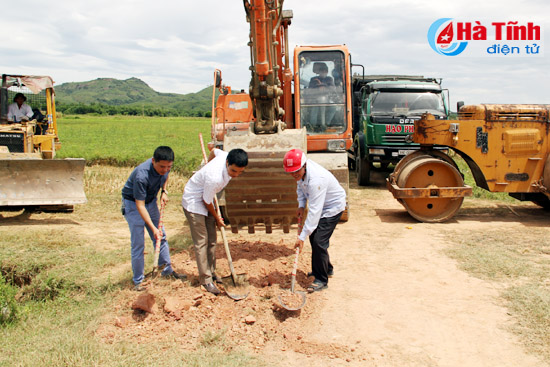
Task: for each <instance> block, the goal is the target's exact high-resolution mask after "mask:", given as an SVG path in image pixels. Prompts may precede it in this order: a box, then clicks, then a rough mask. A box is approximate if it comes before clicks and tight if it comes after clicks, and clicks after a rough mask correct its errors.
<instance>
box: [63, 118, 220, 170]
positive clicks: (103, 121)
mask: <svg viewBox="0 0 550 367" xmlns="http://www.w3.org/2000/svg"><path fill="white" fill-rule="evenodd" d="M210 123H211V120H210V119H209V118H201V117H141V116H93V115H80V116H64V117H61V118H59V119H58V130H59V139H60V141H61V144H62V145H61V150H59V151H58V153H57V157H58V158H85V159H86V160H87V163H88V165H92V164H97V163H102V164H110V165H114V166H135V165H137V164H139V163H141V162H143V161H145V160H146V159H148V158H151V157H152V156H153V152H154V150H155V148H156V147H158V146H160V145H168V146H170V147H171V148H172V149H173V150H174V152H175V155H176V160H175V162H174V170H175V171H177V172H180V173H182V174H184V175H189V174H190V173H191V172H192V171H193V170H194V169H195V168H196V167H197V166H198V164H199V163H200V161H201V154H202V153H201V149H200V144H199V138H198V136H199V133H202V134H203V138H204V140H205V143H206V142H208V141H210Z"/></svg>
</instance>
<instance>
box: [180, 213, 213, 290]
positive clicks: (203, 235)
mask: <svg viewBox="0 0 550 367" xmlns="http://www.w3.org/2000/svg"><path fill="white" fill-rule="evenodd" d="M183 212H184V213H185V217H186V218H187V222H189V228H190V229H191V237H192V238H193V243H194V244H195V258H196V260H197V268H198V269H199V281H200V284H202V285H204V284H207V283H212V276H213V275H214V274H216V240H217V228H216V220H215V219H214V217H213V216H212V215H211V214H208V216H204V215H201V214H195V213H190V212H188V211H187V210H185V209H183Z"/></svg>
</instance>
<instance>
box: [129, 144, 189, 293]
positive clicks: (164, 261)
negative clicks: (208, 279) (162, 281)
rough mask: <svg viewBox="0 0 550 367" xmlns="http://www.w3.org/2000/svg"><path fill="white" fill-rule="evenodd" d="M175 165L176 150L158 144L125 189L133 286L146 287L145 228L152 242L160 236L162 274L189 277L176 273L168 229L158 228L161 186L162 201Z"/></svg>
mask: <svg viewBox="0 0 550 367" xmlns="http://www.w3.org/2000/svg"><path fill="white" fill-rule="evenodd" d="M173 164H174V151H173V150H172V149H171V148H170V147H167V146H160V147H158V148H157V149H156V150H155V152H154V154H153V158H151V159H148V160H146V161H145V162H143V163H142V164H140V165H139V166H137V167H136V168H135V169H134V170H133V171H132V173H131V174H130V177H129V178H128V181H126V184H125V185H124V187H123V188H122V208H123V209H122V212H123V214H124V218H125V219H126V221H127V222H128V226H129V227H130V236H131V243H132V245H131V255H132V271H133V274H134V275H133V278H132V280H133V281H134V289H135V290H137V291H142V290H145V287H144V286H143V285H142V282H143V279H144V277H145V276H144V274H143V271H144V268H145V259H144V255H143V251H144V249H145V238H144V228H147V232H148V233H149V237H150V238H151V240H152V241H153V248H154V247H155V244H156V240H157V239H160V240H161V242H160V254H159V267H162V266H163V265H164V270H163V271H162V274H161V275H162V276H164V277H172V278H175V279H185V278H186V276H184V275H180V274H178V273H176V272H175V271H174V270H173V269H172V266H171V264H170V250H169V248H168V242H167V241H166V232H165V231H164V228H163V230H162V232H161V231H160V230H159V229H158V225H159V219H160V213H159V209H158V206H157V194H158V192H159V190H161V189H162V193H161V195H160V200H161V201H162V202H164V203H166V201H167V200H168V193H167V192H166V186H167V183H168V174H169V173H170V169H171V168H172V165H173Z"/></svg>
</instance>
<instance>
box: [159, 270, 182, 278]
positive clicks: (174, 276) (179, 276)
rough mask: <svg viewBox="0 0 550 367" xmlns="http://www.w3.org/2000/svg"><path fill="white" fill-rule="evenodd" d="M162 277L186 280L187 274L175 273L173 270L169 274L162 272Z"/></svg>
mask: <svg viewBox="0 0 550 367" xmlns="http://www.w3.org/2000/svg"><path fill="white" fill-rule="evenodd" d="M162 277H163V278H172V279H176V280H178V279H180V280H186V279H187V275H185V274H178V273H176V272H175V271H172V272H171V273H170V274H162Z"/></svg>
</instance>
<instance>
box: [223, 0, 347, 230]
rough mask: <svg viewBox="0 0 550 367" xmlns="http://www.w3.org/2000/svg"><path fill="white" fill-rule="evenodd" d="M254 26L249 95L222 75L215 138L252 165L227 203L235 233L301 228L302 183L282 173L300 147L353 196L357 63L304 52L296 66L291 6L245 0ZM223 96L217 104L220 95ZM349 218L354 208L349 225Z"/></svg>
mask: <svg viewBox="0 0 550 367" xmlns="http://www.w3.org/2000/svg"><path fill="white" fill-rule="evenodd" d="M243 3H244V9H245V12H246V18H247V21H248V23H249V24H250V42H249V43H248V45H249V46H250V55H251V65H250V70H251V80H250V86H249V93H248V94H247V93H244V92H240V93H232V91H231V88H230V87H227V86H225V85H223V84H222V78H221V71H219V70H216V71H215V73H214V89H213V100H212V110H213V111H212V139H213V142H214V144H215V145H216V146H218V147H223V149H224V150H226V151H229V150H231V149H232V148H237V147H239V148H242V149H245V150H246V151H247V152H248V154H249V166H248V168H247V170H246V171H245V173H244V174H243V175H241V176H239V177H238V178H236V179H233V180H231V182H230V184H229V185H228V186H227V187H226V189H225V198H224V199H222V200H221V205H223V208H224V212H225V213H224V215H225V217H226V218H227V219H228V220H229V222H230V224H231V228H232V231H233V232H235V233H236V232H237V231H238V228H239V226H242V225H244V226H248V231H249V232H250V233H254V231H255V227H257V226H264V227H265V230H266V232H267V233H271V231H272V228H273V226H274V225H276V226H280V227H282V229H283V231H284V232H285V233H288V232H289V227H290V225H291V224H293V223H296V222H297V218H296V209H297V206H298V203H297V198H296V183H295V181H294V179H293V178H292V177H290V176H289V175H288V174H285V173H284V171H283V169H282V164H283V163H282V161H283V156H284V154H285V153H286V152H287V151H288V150H289V149H292V148H299V149H302V150H304V151H307V153H308V158H309V159H312V160H314V161H316V162H318V163H320V164H321V165H323V166H324V167H325V168H327V169H328V170H329V171H331V172H332V173H333V174H334V175H335V176H336V178H337V179H338V180H339V182H340V184H341V185H342V186H343V187H344V189H345V190H346V191H347V190H348V186H349V173H348V158H347V154H346V151H347V150H348V149H349V148H350V147H351V144H352V122H351V121H352V117H351V113H352V100H351V90H352V89H351V57H350V54H349V51H348V48H347V47H346V46H345V45H335V46H298V47H296V48H295V49H294V60H293V61H294V62H293V67H294V68H293V69H292V67H291V65H290V49H289V46H288V27H289V26H290V24H291V21H292V18H293V13H292V11H291V10H283V0H244V1H243ZM216 89H219V91H220V95H219V97H218V99H217V102H216V103H215V104H214V96H215V90H216ZM346 218H347V210H346V213H345V215H344V220H346Z"/></svg>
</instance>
